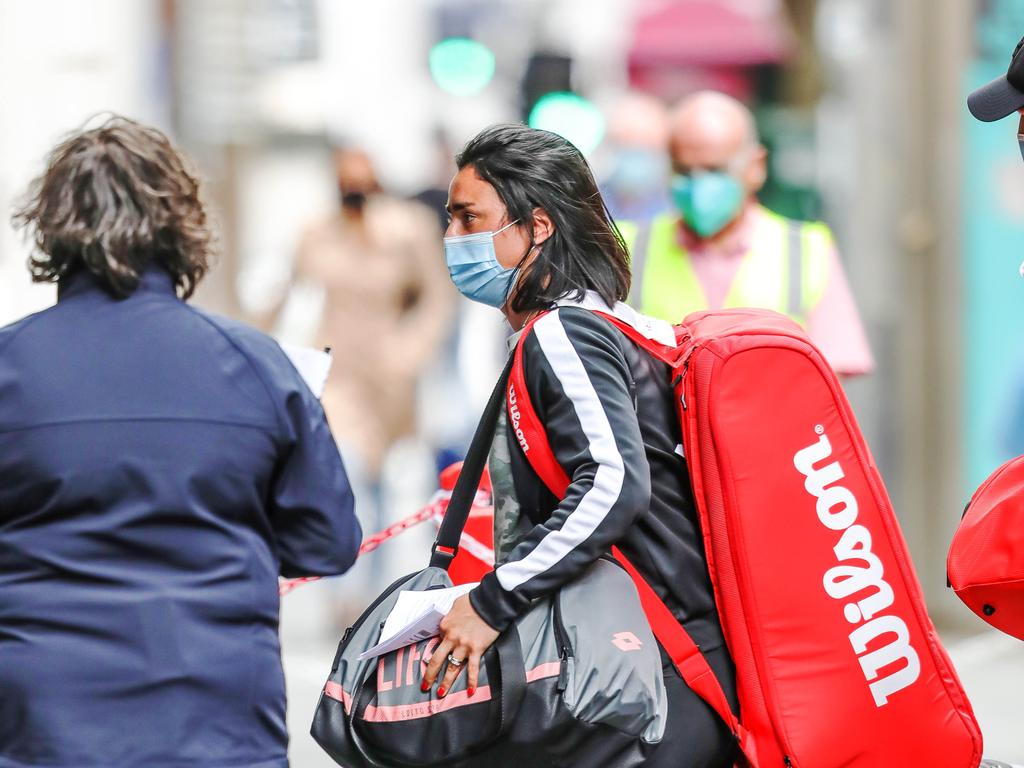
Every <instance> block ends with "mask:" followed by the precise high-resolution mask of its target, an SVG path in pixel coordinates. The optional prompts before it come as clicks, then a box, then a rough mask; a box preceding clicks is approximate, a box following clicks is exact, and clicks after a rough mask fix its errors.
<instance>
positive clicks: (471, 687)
mask: <svg viewBox="0 0 1024 768" xmlns="http://www.w3.org/2000/svg"><path fill="white" fill-rule="evenodd" d="M468 693H469V695H470V696H472V695H473V694H474V693H476V688H474V687H473V686H472V685H471V686H469V691H468Z"/></svg>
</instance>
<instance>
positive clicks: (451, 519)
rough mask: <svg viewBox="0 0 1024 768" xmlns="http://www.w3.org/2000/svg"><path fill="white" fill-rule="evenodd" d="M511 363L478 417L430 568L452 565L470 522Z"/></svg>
mask: <svg viewBox="0 0 1024 768" xmlns="http://www.w3.org/2000/svg"><path fill="white" fill-rule="evenodd" d="M513 360H514V357H513V356H512V355H509V358H508V362H507V363H506V364H505V368H504V369H503V370H502V372H501V376H499V377H498V383H497V384H495V385H494V391H493V392H491V397H490V399H489V400H488V401H487V406H486V407H485V408H484V413H483V415H482V416H481V417H480V423H479V424H477V427H476V432H474V433H473V440H472V442H470V444H469V451H468V453H467V454H466V459H465V461H463V462H462V470H461V471H460V472H459V478H458V480H456V481H455V488H453V489H452V495H451V499H449V501H448V507H447V509H446V510H445V513H444V519H443V520H442V521H441V527H440V528H439V529H438V531H437V538H436V539H434V545H433V547H432V548H431V551H430V565H431V566H432V567H435V568H443V569H445V570H448V566H449V565H451V562H452V560H454V559H455V555H456V554H457V553H458V551H459V541H460V540H461V539H462V529H463V528H465V527H466V521H467V520H469V513H470V512H471V511H472V508H473V500H474V499H475V498H476V492H477V488H479V487H480V478H481V477H483V473H484V466H485V465H486V464H487V456H488V454H489V453H490V450H491V443H493V442H494V431H495V428H496V427H497V425H498V416H499V415H500V413H501V409H502V407H503V404H504V401H505V388H506V385H507V384H508V377H509V373H510V372H511V370H512V367H513V366H512V363H513Z"/></svg>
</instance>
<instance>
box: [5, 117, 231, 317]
mask: <svg viewBox="0 0 1024 768" xmlns="http://www.w3.org/2000/svg"><path fill="white" fill-rule="evenodd" d="M14 222H15V225H16V226H20V227H25V228H27V229H28V230H29V231H30V232H31V234H32V240H33V245H34V246H35V252H34V253H33V254H32V256H31V257H30V260H29V268H30V270H31V273H32V279H33V280H35V281H36V282H58V281H59V280H61V278H63V277H65V276H67V275H69V274H71V273H72V272H75V271H78V270H80V269H87V270H88V271H90V272H92V273H93V274H94V275H96V276H97V277H98V278H99V279H100V280H101V281H102V283H103V285H104V286H105V287H106V288H107V290H109V291H110V292H111V293H112V294H113V295H114V296H116V297H118V298H125V297H127V296H129V295H131V294H132V293H133V292H134V290H135V288H136V287H137V286H138V284H139V279H140V277H141V275H142V273H143V271H145V269H146V268H147V267H148V266H149V265H150V264H156V265H159V266H160V267H162V268H163V269H164V270H165V271H167V272H168V273H170V275H171V277H172V278H173V280H174V283H175V285H176V286H177V289H178V291H179V292H180V293H181V295H182V296H183V297H184V298H188V297H189V296H190V295H191V294H192V292H193V291H194V290H195V288H196V285H197V284H198V283H199V281H200V280H202V278H203V275H204V274H206V271H207V269H208V268H209V263H210V259H211V257H212V256H213V254H214V240H213V233H212V231H211V229H210V226H209V224H208V222H207V216H206V209H205V207H204V205H203V201H202V199H201V195H200V192H199V182H198V180H197V179H196V177H195V175H194V174H193V173H192V172H191V171H190V170H189V168H188V165H187V163H186V161H185V158H184V157H183V156H182V155H181V153H180V152H178V150H177V149H176V148H175V147H174V146H173V145H172V144H171V142H170V140H169V139H168V138H167V137H166V136H165V135H164V134H163V133H161V132H160V131H158V130H157V129H156V128H152V127H150V126H147V125H143V124H141V123H137V122H135V121H134V120H129V119H127V118H125V117H120V116H117V115H114V116H112V117H110V118H109V119H108V120H106V122H104V123H103V124H102V125H100V126H99V127H98V128H94V129H92V130H87V131H80V132H78V133H75V134H72V135H71V136H69V137H68V138H67V139H65V140H64V141H63V142H62V143H61V144H59V145H58V146H57V147H56V148H55V149H54V150H53V151H52V152H51V153H50V157H49V162H48V165H47V168H46V171H45V172H44V173H43V174H42V175H41V176H40V177H39V178H37V179H36V180H35V181H34V182H33V183H32V186H31V187H30V189H29V197H28V199H27V201H26V202H25V203H24V205H23V206H22V207H21V209H20V210H19V211H17V213H16V214H15V217H14Z"/></svg>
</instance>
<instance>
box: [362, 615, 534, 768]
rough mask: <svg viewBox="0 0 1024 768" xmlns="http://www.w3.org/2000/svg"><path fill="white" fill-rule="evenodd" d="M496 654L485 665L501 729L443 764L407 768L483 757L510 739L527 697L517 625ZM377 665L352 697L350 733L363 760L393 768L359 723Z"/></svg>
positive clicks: (369, 669) (376, 766)
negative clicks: (488, 751) (494, 693)
mask: <svg viewBox="0 0 1024 768" xmlns="http://www.w3.org/2000/svg"><path fill="white" fill-rule="evenodd" d="M492 647H493V648H494V653H493V654H492V653H485V654H484V663H485V664H486V665H487V673H488V682H489V684H490V688H491V690H492V691H494V690H497V691H498V695H497V696H494V697H492V699H491V701H492V704H493V705H494V706H493V707H492V709H495V710H496V712H497V715H498V722H497V726H496V727H495V728H494V729H493V732H492V733H491V734H489V735H488V736H487V737H486V738H485V739H482V740H481V741H479V742H477V743H476V744H473V745H472V746H469V747H467V748H466V749H463V750H461V751H459V752H453V753H451V754H447V755H445V756H444V757H443V759H442V760H437V759H435V758H430V759H427V760H425V761H423V762H416V763H409V762H407V761H403V762H402V763H401V764H402V765H403V766H409V767H410V768H428V767H429V766H435V765H439V764H441V763H442V762H443V763H445V764H447V763H457V762H460V761H462V760H465V759H466V758H468V757H472V756H473V755H475V754H479V753H480V752H483V751H484V750H485V749H487V748H488V747H489V746H491V745H492V744H494V743H495V742H497V741H499V740H501V739H502V738H504V737H505V736H507V735H508V732H509V731H510V730H511V729H512V726H513V725H514V724H515V722H516V716H517V715H518V714H519V707H520V706H521V705H522V703H523V699H524V698H525V696H526V663H525V662H524V661H523V651H522V647H521V646H520V643H519V630H518V629H516V627H515V625H514V624H513V625H512V626H511V627H509V628H508V629H507V630H506V631H504V632H502V633H501V634H500V635H499V636H498V639H497V640H496V641H495V642H494V645H493V646H492ZM375 668H376V664H375V663H372V662H371V663H370V664H369V665H368V666H367V670H366V673H365V674H364V675H362V676H361V678H360V682H359V685H358V686H356V689H355V690H354V691H353V693H352V709H351V711H350V712H349V713H348V715H347V717H348V732H349V733H350V734H351V735H352V744H353V745H354V746H355V748H356V749H357V750H358V751H359V754H360V756H361V757H362V758H363V759H364V760H365V761H366V762H367V763H368V764H369V765H370V766H372V767H373V768H389V766H392V765H397V764H398V763H397V762H396V761H395V760H394V759H393V758H391V757H389V756H387V755H381V754H374V751H373V749H372V748H371V747H370V746H369V745H368V744H367V743H366V742H365V741H364V739H363V738H362V737H361V736H360V735H359V723H358V721H357V715H358V713H359V712H365V711H366V707H367V706H368V705H369V703H370V698H371V697H372V696H373V691H372V690H371V689H369V688H367V687H366V682H367V681H368V680H370V679H371V678H372V677H373V676H374V672H373V670H374V669H375Z"/></svg>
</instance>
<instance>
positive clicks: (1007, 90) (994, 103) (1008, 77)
mask: <svg viewBox="0 0 1024 768" xmlns="http://www.w3.org/2000/svg"><path fill="white" fill-rule="evenodd" d="M1022 48H1024V37H1022V38H1021V39H1020V42H1019V43H1017V47H1016V48H1014V49H1013V58H1011V59H1010V68H1009V69H1007V70H1006V74H1005V75H1003V76H1002V77H997V78H996V79H995V80H993V81H992V82H991V83H989V84H988V85H983V86H981V88H978V89H977V90H975V91H972V92H971V94H970V96H968V97H967V108H968V109H969V110H971V114H972V115H974V116H975V117H976V118H978V119H979V120H984V121H985V122H986V123H990V122H992V121H993V120H1000V119H1002V118H1004V117H1006V116H1007V115H1012V114H1013V113H1014V112H1016V111H1017V110H1018V109H1020V108H1021V107H1024V50H1022Z"/></svg>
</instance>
